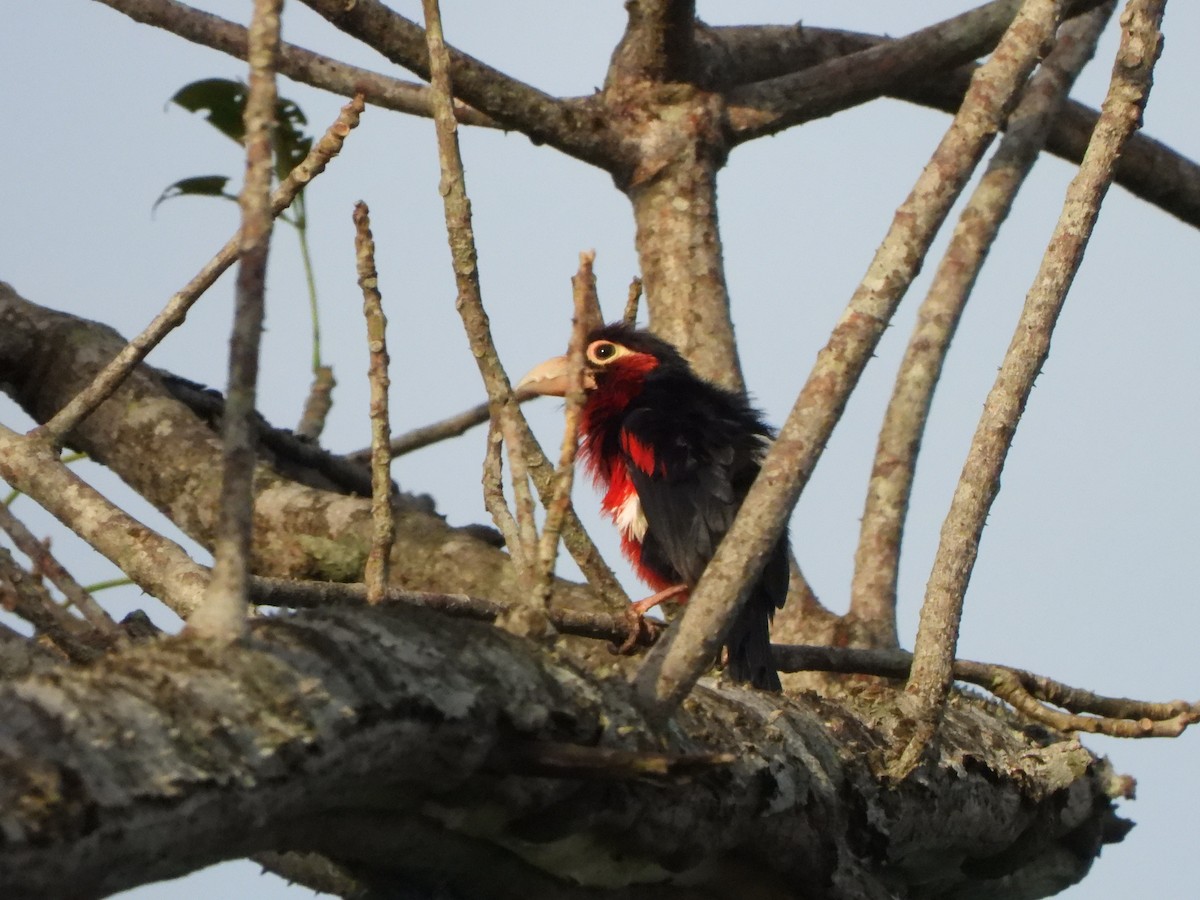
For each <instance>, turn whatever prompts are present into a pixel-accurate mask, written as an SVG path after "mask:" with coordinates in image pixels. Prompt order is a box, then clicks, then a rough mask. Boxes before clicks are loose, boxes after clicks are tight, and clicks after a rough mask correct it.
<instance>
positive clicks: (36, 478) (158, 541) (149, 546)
mask: <svg viewBox="0 0 1200 900" xmlns="http://www.w3.org/2000/svg"><path fill="white" fill-rule="evenodd" d="M0 477H2V478H3V479H4V480H5V481H6V482H8V483H9V484H11V485H12V486H13V487H14V488H17V489H19V490H20V491H22V492H23V493H25V494H28V495H29V497H30V499H32V500H33V501H34V502H35V503H38V504H40V505H41V506H42V507H43V508H44V509H45V510H46V511H47V512H49V513H50V514H51V515H52V516H54V517H55V518H56V519H58V521H60V522H62V524H63V525H65V526H66V527H67V528H69V529H70V530H71V531H73V532H75V534H77V535H79V536H80V537H81V538H83V540H85V541H87V543H89V544H90V545H91V546H92V547H94V548H95V549H96V550H97V551H99V553H100V554H101V555H102V556H104V557H105V558H106V559H108V560H109V561H110V562H111V563H113V565H115V566H117V567H118V568H119V569H120V570H121V571H122V572H124V573H125V574H126V575H128V576H129V577H130V578H132V579H133V581H134V583H136V584H137V586H138V587H140V588H141V589H142V590H143V591H145V592H146V593H147V594H150V595H151V596H153V597H156V598H158V599H159V600H161V601H162V602H163V603H164V604H166V606H167V607H168V608H169V609H171V610H173V611H174V612H175V613H176V614H177V615H179V617H180V618H183V619H187V618H188V617H189V616H191V614H192V612H193V611H194V610H195V609H196V607H197V606H199V604H200V598H201V595H202V592H203V590H204V586H205V585H206V584H207V583H208V571H207V570H206V569H205V568H204V567H203V566H200V565H199V564H197V563H196V562H194V561H193V560H192V559H191V558H190V557H189V556H188V555H187V553H186V552H185V551H184V549H183V548H182V547H180V546H179V545H178V544H176V543H174V542H173V541H170V540H168V539H167V538H164V537H163V536H162V535H159V534H156V533H155V532H154V531H152V530H151V529H149V528H147V527H146V526H145V525H143V524H142V523H141V522H139V521H138V520H137V519H135V518H133V517H132V516H130V515H129V514H127V513H126V512H124V511H123V510H121V509H120V508H118V507H117V506H115V505H114V504H112V503H110V502H109V501H108V500H107V499H106V498H104V497H102V496H101V495H100V494H99V493H97V491H96V490H95V489H94V488H92V487H91V486H90V485H88V484H87V483H85V482H84V481H82V480H81V479H80V478H79V477H78V476H77V475H76V474H75V473H74V472H72V471H71V470H70V468H68V467H67V466H66V465H64V464H63V462H62V461H61V460H60V459H59V458H58V454H57V453H55V452H54V450H53V449H51V447H50V446H49V445H47V444H46V443H45V442H44V441H39V440H36V439H34V438H30V437H22V436H21V435H19V434H17V433H16V432H14V431H12V430H11V429H9V428H6V427H4V426H3V425H0Z"/></svg>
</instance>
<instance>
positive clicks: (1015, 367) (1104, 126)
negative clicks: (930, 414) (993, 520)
mask: <svg viewBox="0 0 1200 900" xmlns="http://www.w3.org/2000/svg"><path fill="white" fill-rule="evenodd" d="M1164 5H1165V0H1130V3H1129V4H1128V6H1127V7H1126V8H1125V10H1124V12H1122V14H1121V26H1122V33H1121V46H1120V48H1119V49H1118V51H1117V60H1116V63H1115V65H1114V67H1113V74H1112V81H1111V83H1110V85H1109V90H1108V96H1107V97H1106V98H1105V100H1104V106H1103V111H1102V113H1101V116H1100V122H1099V123H1098V124H1097V126H1096V131H1095V133H1094V134H1093V136H1092V143H1091V146H1089V148H1088V153H1087V155H1086V156H1085V157H1084V162H1083V165H1082V166H1081V167H1080V169H1079V173H1078V174H1077V175H1076V176H1075V178H1074V179H1073V180H1072V181H1071V184H1070V186H1069V187H1068V188H1067V196H1066V200H1065V201H1064V203H1063V210H1062V214H1061V215H1060V217H1059V220H1058V224H1057V226H1056V227H1055V230H1054V234H1053V235H1052V236H1051V238H1050V242H1049V244H1048V245H1047V248H1046V253H1045V255H1044V256H1043V258H1042V263H1041V266H1040V268H1039V269H1038V273H1037V275H1036V276H1035V277H1034V280H1033V286H1032V287H1031V288H1030V290H1029V294H1028V295H1027V296H1026V298H1025V308H1024V309H1023V310H1022V312H1021V317H1020V320H1019V321H1018V323H1017V328H1016V331H1015V333H1014V335H1013V339H1012V343H1011V344H1010V345H1009V348H1008V351H1007V352H1006V353H1005V355H1004V362H1003V363H1002V364H1001V367H1000V372H999V373H998V374H997V376H996V382H995V384H994V385H993V387H992V389H991V391H990V392H989V393H988V397H987V400H986V402H985V403H984V411H983V415H982V416H981V417H980V420H979V424H978V426H977V428H976V430H975V436H974V437H973V439H972V441H971V448H970V450H969V451H968V453H967V460H966V462H965V463H964V465H963V471H962V475H961V476H960V477H959V481H958V485H957V487H956V488H955V491H954V498H953V499H952V500H951V503H950V510H949V512H948V513H947V514H946V520H945V522H944V523H943V525H942V534H941V540H940V542H939V544H938V550H937V555H936V557H935V558H934V563H933V570H932V571H931V572H930V575H929V584H928V587H927V588H926V592H925V602H924V604H922V606H921V622H920V627H919V629H918V631H917V640H916V645H915V647H914V661H913V669H912V674H911V675H910V676H909V682H908V687H907V688H906V690H907V692H908V694H909V696H911V697H912V698H913V700H914V701H915V707H916V709H915V717H916V719H917V722H918V727H917V729H916V731H915V732H914V735H913V740H912V741H911V742H910V743H909V746H908V748H907V749H906V750H905V752H904V755H903V757H902V758H901V760H900V762H899V767H900V771H903V770H904V767H905V766H907V765H912V764H913V763H915V760H916V759H917V758H918V757H919V755H920V753H921V752H922V751H923V749H924V747H925V746H926V745H927V743H928V742H929V741H930V740H931V739H932V737H933V735H934V733H935V731H936V726H937V720H938V712H939V709H940V708H941V704H942V702H943V700H944V698H945V697H946V695H947V692H948V691H949V690H950V682H951V679H952V677H953V660H954V650H955V646H956V643H957V640H958V629H959V620H960V618H961V615H962V604H963V597H964V595H965V594H966V590H967V584H968V582H969V581H970V578H971V570H972V569H973V567H974V564H975V559H976V556H977V554H978V552H979V539H980V536H981V535H982V533H983V526H984V523H985V521H986V520H987V514H988V510H990V509H991V506H992V501H993V500H995V498H996V494H997V493H998V492H999V490H1000V472H1001V470H1002V469H1003V467H1004V460H1005V458H1006V457H1007V454H1008V448H1009V447H1010V446H1011V443H1012V438H1013V434H1014V433H1015V431H1016V427H1017V422H1018V421H1019V420H1020V418H1021V414H1022V413H1023V412H1024V410H1025V404H1026V402H1027V401H1028V399H1029V394H1030V392H1031V391H1032V390H1033V382H1034V379H1035V378H1036V377H1037V374H1038V373H1039V372H1040V371H1041V368H1042V365H1043V364H1044V363H1045V362H1046V358H1047V356H1048V355H1049V353H1050V337H1051V335H1052V334H1053V332H1054V325H1055V322H1056V321H1057V319H1058V315H1059V312H1060V311H1061V310H1062V305H1063V302H1064V300H1065V299H1066V295H1067V290H1068V289H1069V288H1070V286H1071V282H1072V280H1073V279H1074V277H1075V273H1076V271H1078V268H1079V263H1080V261H1081V260H1082V258H1083V251H1084V248H1085V247H1086V246H1087V243H1088V239H1089V238H1090V237H1091V233H1092V228H1093V227H1094V225H1095V222H1096V219H1097V217H1098V215H1099V211H1100V202H1101V200H1102V199H1103V198H1104V194H1105V192H1106V191H1107V189H1108V185H1109V183H1110V182H1111V179H1112V170H1113V166H1114V164H1115V161H1116V158H1117V156H1118V155H1119V153H1120V151H1121V147H1122V145H1123V144H1124V142H1125V139H1126V138H1127V137H1128V136H1129V135H1130V134H1132V133H1133V131H1134V130H1135V129H1136V128H1137V126H1138V124H1139V123H1140V122H1141V116H1142V109H1143V107H1144V105H1145V102H1146V97H1147V95H1148V94H1149V91H1150V83H1151V73H1152V71H1153V67H1154V63H1155V61H1156V60H1157V58H1158V53H1159V51H1160V49H1161V47H1162V34H1161V32H1160V31H1159V24H1160V22H1161V21H1162V15H1163V8H1164Z"/></svg>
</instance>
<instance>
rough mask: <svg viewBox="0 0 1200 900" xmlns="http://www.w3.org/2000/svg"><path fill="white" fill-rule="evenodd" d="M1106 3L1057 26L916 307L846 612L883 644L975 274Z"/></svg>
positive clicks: (1100, 24)
mask: <svg viewBox="0 0 1200 900" xmlns="http://www.w3.org/2000/svg"><path fill="white" fill-rule="evenodd" d="M1113 6H1114V4H1113V3H1109V4H1106V5H1105V6H1103V7H1099V8H1097V9H1095V10H1093V11H1092V12H1090V13H1087V14H1085V15H1083V16H1080V17H1078V18H1075V19H1073V20H1071V21H1069V22H1067V23H1066V24H1065V25H1063V27H1062V29H1060V32H1059V36H1058V39H1057V43H1056V45H1055V48H1054V50H1053V51H1052V52H1051V53H1050V55H1049V56H1047V57H1046V59H1045V60H1044V61H1043V63H1042V65H1041V67H1040V68H1039V69H1038V71H1037V72H1035V73H1034V74H1033V76H1032V77H1031V78H1030V80H1029V84H1028V85H1027V86H1026V88H1025V90H1024V93H1023V94H1022V97H1021V102H1020V103H1019V104H1018V105H1017V108H1016V109H1015V110H1014V111H1013V114H1012V115H1011V116H1009V119H1008V123H1007V133H1006V134H1005V135H1004V138H1003V139H1002V140H1001V141H1000V146H999V147H998V148H997V149H996V153H995V154H994V155H993V156H992V159H991V160H990V161H989V163H988V166H987V170H986V171H985V172H984V175H983V178H982V179H981V180H980V182H979V185H978V186H977V187H976V188H975V190H974V191H973V192H972V194H971V197H970V199H969V200H968V201H967V204H966V206H965V207H964V208H963V211H962V213H961V214H960V215H959V219H958V224H957V226H956V227H955V229H954V235H953V237H952V238H951V240H950V245H949V246H948V247H947V248H946V252H945V254H944V256H943V257H942V261H941V263H940V264H939V266H938V270H937V272H936V273H935V274H934V277H933V283H932V284H931V285H930V287H929V292H928V294H927V295H926V297H925V300H924V301H923V302H922V304H921V307H920V309H919V310H918V312H917V325H916V327H915V328H914V329H913V333H912V336H911V337H910V338H909V341H908V346H907V348H906V349H905V351H904V359H903V360H902V361H901V363H900V370H899V372H898V373H897V375H896V384H895V387H894V388H893V391H892V397H891V400H890V401H889V403H888V407H887V411H886V412H885V414H884V418H883V426H882V428H881V429H880V433H879V444H878V446H877V447H876V450H875V460H874V464H873V466H872V469H871V479H870V483H869V484H868V486H867V499H866V504H865V508H864V510H863V516H862V528H861V530H860V532H859V540H858V549H857V551H856V552H855V556H854V579H853V582H852V584H851V590H850V613H851V615H852V616H854V617H855V618H856V619H857V620H858V621H859V622H862V623H866V624H867V626H868V628H869V630H871V631H873V633H874V634H875V635H876V637H877V639H878V641H879V642H880V645H881V646H889V647H895V646H897V643H898V639H897V635H896V582H897V578H898V576H899V569H900V542H901V537H902V535H903V531H904V519H905V516H906V515H907V512H908V503H909V496H910V493H911V491H912V483H913V477H914V474H915V472H916V464H917V454H918V453H919V452H920V447H921V436H922V434H923V432H924V430H925V423H926V419H927V417H928V415H929V408H930V405H931V403H932V400H933V391H934V387H935V386H936V385H937V382H938V379H939V378H940V377H941V372H942V364H943V362H944V361H945V358H946V353H947V351H948V350H949V349H950V342H951V341H952V340H953V338H954V332H955V330H956V329H957V327H958V321H959V318H960V317H961V316H962V312H963V309H964V308H965V306H966V303H967V298H968V297H969V296H970V293H971V289H972V288H973V287H974V286H975V279H976V277H977V276H978V274H979V270H980V269H981V268H982V266H983V262H984V260H985V259H986V258H987V254H988V252H989V251H990V250H991V246H992V242H993V241H994V240H995V238H996V235H997V233H998V232H999V230H1000V225H1001V223H1002V222H1003V221H1004V220H1005V218H1006V217H1007V216H1008V213H1009V210H1010V209H1012V204H1013V201H1014V200H1015V198H1016V195H1017V191H1018V190H1019V189H1020V187H1021V185H1023V184H1024V183H1025V176H1026V175H1028V173H1029V171H1030V169H1031V168H1032V167H1033V163H1034V162H1035V160H1036V159H1037V157H1038V154H1039V153H1040V152H1041V149H1042V146H1043V143H1044V141H1045V139H1046V133H1047V132H1048V131H1049V128H1050V124H1051V122H1052V121H1053V120H1054V117H1055V116H1056V115H1057V113H1058V110H1059V109H1060V108H1061V106H1062V102H1063V100H1064V98H1065V97H1066V95H1067V94H1068V93H1069V92H1070V90H1071V85H1072V84H1074V82H1075V78H1076V76H1077V75H1078V74H1079V72H1080V70H1081V69H1082V68H1083V67H1084V65H1086V64H1087V62H1088V60H1090V59H1091V58H1092V54H1093V53H1094V52H1095V48H1096V41H1097V40H1099V38H1100V33H1101V32H1102V31H1103V30H1104V26H1105V24H1106V23H1107V22H1108V19H1109V18H1110V17H1111V16H1112V12H1113Z"/></svg>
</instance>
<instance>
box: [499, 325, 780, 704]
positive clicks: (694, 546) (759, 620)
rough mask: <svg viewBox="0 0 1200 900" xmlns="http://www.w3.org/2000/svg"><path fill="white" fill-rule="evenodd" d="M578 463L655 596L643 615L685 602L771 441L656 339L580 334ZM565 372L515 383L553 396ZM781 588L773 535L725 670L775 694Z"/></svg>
mask: <svg viewBox="0 0 1200 900" xmlns="http://www.w3.org/2000/svg"><path fill="white" fill-rule="evenodd" d="M586 360H587V367H586V370H585V372H584V389H585V390H586V392H587V399H586V402H585V404H584V407H583V421H582V425H581V428H580V435H581V438H580V440H581V446H580V455H581V457H582V459H583V462H584V465H585V466H586V467H587V470H588V472H589V473H590V474H591V476H592V479H593V480H594V481H595V483H596V485H597V486H598V487H599V488H600V489H601V490H603V491H604V499H603V500H602V501H601V507H602V508H603V510H604V512H605V513H606V514H607V515H608V517H609V518H611V519H612V521H613V522H614V523H615V524H616V526H617V530H618V531H619V532H620V533H621V549H622V551H623V552H624V554H625V556H626V557H627V558H628V559H629V561H630V562H631V563H632V564H633V568H634V569H635V570H636V571H637V573H638V575H639V576H641V578H642V579H643V580H644V581H645V582H646V583H647V584H649V585H650V586H651V587H652V588H653V589H654V590H655V591H656V592H657V593H655V594H654V595H653V596H651V597H648V598H646V599H645V600H641V601H639V602H638V603H635V604H634V605H633V611H634V614H635V615H637V616H639V617H640V616H641V615H643V614H644V613H645V612H646V611H647V610H648V609H650V608H651V607H652V606H654V605H656V604H658V603H659V602H661V601H662V600H665V599H667V598H668V597H673V596H678V597H681V598H684V599H686V596H687V592H688V591H689V590H690V589H691V588H693V587H694V586H695V585H696V582H698V581H699V580H700V575H701V574H702V573H703V572H704V568H705V566H707V565H708V562H709V560H711V559H712V556H713V554H714V553H715V552H716V549H717V545H718V544H719V543H720V542H721V538H723V537H724V536H725V532H726V531H728V530H729V526H730V525H731V524H733V518H734V516H735V515H736V514H737V511H738V508H739V507H740V506H741V505H742V500H743V499H744V498H745V496H746V492H747V491H748V490H749V489H750V484H751V483H752V482H753V481H754V478H755V476H756V475H758V470H759V465H760V462H761V460H762V456H763V454H764V452H765V450H766V444H767V441H768V440H769V439H770V438H771V436H772V431H771V429H770V427H769V426H768V425H767V424H766V423H765V422H764V421H763V418H762V415H761V413H759V412H758V410H756V409H755V408H754V407H753V406H751V405H750V403H749V402H747V400H746V399H745V398H744V397H743V396H742V395H741V394H738V393H734V392H732V391H727V390H725V389H724V388H721V387H718V386H717V385H715V384H712V383H711V382H709V381H705V380H704V379H703V378H701V377H699V376H698V375H696V373H695V372H693V371H692V368H691V366H689V365H688V363H687V361H686V360H685V359H684V358H683V357H682V356H681V355H680V354H679V351H678V350H676V349H675V348H674V347H673V346H671V345H670V344H669V343H667V342H666V341H664V340H662V339H661V338H657V337H655V336H654V335H652V334H649V333H647V332H645V331H638V330H635V329H633V328H630V327H627V326H624V325H619V324H617V325H606V326H604V327H602V328H598V329H596V330H595V331H593V332H592V333H591V334H590V335H588V340H587V352H586ZM568 371H569V365H568V361H567V357H565V356H559V357H555V358H554V359H549V360H546V362H544V363H542V364H541V365H539V366H537V367H536V368H535V369H534V370H533V371H531V372H530V373H529V374H528V375H526V376H525V378H524V379H522V381H521V384H520V387H521V388H522V389H523V390H527V391H531V392H535V393H539V394H551V395H555V396H563V395H564V394H565V393H566V390H567V377H568ZM787 589H788V552H787V534H786V532H785V533H784V534H783V535H782V536H781V537H780V538H779V541H778V542H777V543H776V545H775V547H774V549H773V550H772V551H771V555H770V557H769V558H768V559H767V563H766V565H765V567H764V568H763V571H762V574H761V575H760V576H759V578H758V582H757V583H756V584H755V586H754V588H753V590H752V591H751V592H750V596H749V597H748V598H747V600H746V602H745V604H744V605H743V606H742V609H741V611H740V612H739V614H738V617H737V619H736V621H735V622H734V625H733V628H732V630H731V631H730V633H729V637H728V641H727V644H726V646H727V648H728V652H729V657H728V659H729V664H728V672H729V674H730V675H731V676H732V677H733V678H734V679H735V680H736V681H741V682H749V683H750V684H752V685H754V686H755V687H757V688H762V689H764V690H774V691H777V690H779V689H780V685H779V675H778V673H777V672H776V671H775V666H774V664H773V663H772V661H771V644H770V624H771V619H772V618H773V617H774V615H775V610H776V609H778V608H779V607H781V606H783V601H784V600H785V599H786V597H787Z"/></svg>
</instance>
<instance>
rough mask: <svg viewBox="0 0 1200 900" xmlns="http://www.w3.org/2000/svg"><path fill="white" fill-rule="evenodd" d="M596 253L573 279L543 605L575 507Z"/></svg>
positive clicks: (541, 576)
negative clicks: (569, 512) (573, 490)
mask: <svg viewBox="0 0 1200 900" xmlns="http://www.w3.org/2000/svg"><path fill="white" fill-rule="evenodd" d="M595 261H596V252H595V251H594V250H589V251H587V252H584V253H580V254H579V271H578V272H577V273H576V274H575V276H574V277H573V278H572V279H571V287H572V290H573V295H574V301H575V314H574V319H573V321H572V324H571V340H570V342H569V343H568V349H567V358H568V360H569V362H570V368H569V370H568V374H567V393H566V409H565V411H564V415H563V419H564V422H563V439H562V448H561V450H560V452H559V458H558V470H557V471H556V472H555V474H554V489H553V491H551V495H550V499H549V500H548V501H546V521H545V523H544V524H543V525H542V536H541V540H540V543H539V545H538V560H537V564H538V569H537V572H536V581H535V588H534V589H535V590H536V591H538V592H539V594H540V596H541V597H542V599H543V602H549V599H550V591H551V587H552V585H553V576H554V561H555V559H556V558H557V557H558V538H559V533H560V532H561V530H562V523H563V519H564V517H565V516H566V514H567V508H568V507H569V506H570V505H571V485H572V484H573V482H574V480H575V455H576V453H577V452H578V449H579V427H580V425H581V424H582V422H583V404H584V400H585V395H584V392H583V370H584V365H585V363H584V353H585V351H586V350H587V336H588V331H589V330H590V328H591V316H590V315H589V310H590V309H592V308H596V307H599V305H600V301H599V299H598V298H597V296H596V276H595V274H594V273H593V271H592V264H593V263H594V262H595Z"/></svg>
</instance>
